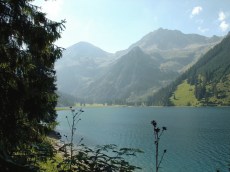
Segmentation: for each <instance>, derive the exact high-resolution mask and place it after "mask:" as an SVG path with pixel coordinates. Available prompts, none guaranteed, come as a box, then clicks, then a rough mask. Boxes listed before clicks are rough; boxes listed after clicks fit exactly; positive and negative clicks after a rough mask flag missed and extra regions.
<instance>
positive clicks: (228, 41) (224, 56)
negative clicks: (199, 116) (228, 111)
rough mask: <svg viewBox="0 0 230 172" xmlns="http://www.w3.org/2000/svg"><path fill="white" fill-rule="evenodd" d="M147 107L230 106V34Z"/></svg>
mask: <svg viewBox="0 0 230 172" xmlns="http://www.w3.org/2000/svg"><path fill="white" fill-rule="evenodd" d="M186 87H187V88H186ZM191 93H192V94H191ZM147 104H149V105H198V106H199V105H230V35H229V34H228V35H227V37H226V38H225V39H223V41H222V42H221V43H220V44H218V45H216V46H215V47H214V48H212V49H211V50H210V51H208V52H207V53H206V54H205V55H204V56H203V57H202V58H201V59H200V60H199V61H198V62H197V63H196V64H195V65H194V66H192V67H191V68H190V69H189V70H188V71H187V72H185V73H184V74H183V75H181V76H180V77H179V78H178V79H177V80H176V81H175V82H173V83H172V84H170V85H169V86H167V87H166V88H163V89H161V90H160V91H159V92H158V93H156V94H155V95H153V96H149V97H148V100H147Z"/></svg>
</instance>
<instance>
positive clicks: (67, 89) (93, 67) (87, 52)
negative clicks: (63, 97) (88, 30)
mask: <svg viewBox="0 0 230 172" xmlns="http://www.w3.org/2000/svg"><path fill="white" fill-rule="evenodd" d="M112 59H113V55H112V54H110V53H108V52H105V51H103V50H102V49H100V48H98V47H96V46H94V45H92V44H90V43H86V42H79V43H77V44H74V45H73V46H71V47H69V48H67V49H66V50H64V51H63V55H62V58H61V59H59V60H58V61H57V62H56V64H55V68H56V71H57V86H58V90H60V91H61V92H63V93H67V94H70V95H73V96H75V95H76V93H77V92H79V91H80V92H81V89H83V88H84V87H86V86H87V85H89V83H90V82H92V80H93V79H94V78H95V77H98V76H100V74H101V73H102V72H103V70H104V69H105V68H106V66H107V65H108V64H109V63H111V61H112Z"/></svg>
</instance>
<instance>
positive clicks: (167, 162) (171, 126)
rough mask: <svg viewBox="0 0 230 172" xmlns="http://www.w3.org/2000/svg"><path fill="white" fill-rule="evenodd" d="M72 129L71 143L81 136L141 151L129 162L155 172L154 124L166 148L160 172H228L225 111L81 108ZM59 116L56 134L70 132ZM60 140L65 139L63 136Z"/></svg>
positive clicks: (228, 115) (90, 142) (229, 126)
mask: <svg viewBox="0 0 230 172" xmlns="http://www.w3.org/2000/svg"><path fill="white" fill-rule="evenodd" d="M83 110H84V111H85V112H84V113H82V114H81V121H80V122H79V123H78V124H77V127H76V128H77V135H76V138H75V143H77V142H78V140H79V139H80V138H81V137H83V138H84V140H83V143H84V144H86V145H87V146H94V145H99V144H100V145H101V144H111V143H112V144H116V145H118V146H119V147H132V148H140V149H141V150H143V151H144V153H143V154H138V156H137V157H131V158H130V159H128V160H129V161H130V162H132V163H134V164H135V165H138V166H140V167H142V170H141V171H144V172H153V171H154V170H153V169H154V165H155V164H154V162H155V160H154V135H153V127H152V125H151V124H150V122H151V121H152V120H156V121H157V122H158V124H159V126H160V127H161V126H166V127H167V128H168V130H167V131H166V132H165V133H164V135H162V138H161V140H160V148H161V150H164V149H167V153H166V155H165V158H164V160H163V162H162V165H161V166H162V168H161V169H160V172H216V170H217V169H218V170H220V172H228V171H229V170H228V169H229V168H230V166H229V165H230V108H229V107H226V108H215V107H207V108H203V107H202V108H176V107H162V108H158V107H143V108H141V107H119V108H118V107H114V108H84V109H83ZM70 115H71V113H70V111H58V121H59V123H60V125H59V126H58V127H57V131H59V132H60V133H61V134H67V135H68V133H69V126H68V123H67V120H66V116H70ZM63 139H64V137H63Z"/></svg>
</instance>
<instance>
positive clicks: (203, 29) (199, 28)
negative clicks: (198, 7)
mask: <svg viewBox="0 0 230 172" xmlns="http://www.w3.org/2000/svg"><path fill="white" fill-rule="evenodd" d="M197 29H198V30H199V31H200V32H201V33H205V32H208V31H209V29H208V28H202V27H200V26H199V27H198V28H197Z"/></svg>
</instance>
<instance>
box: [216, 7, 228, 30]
mask: <svg viewBox="0 0 230 172" xmlns="http://www.w3.org/2000/svg"><path fill="white" fill-rule="evenodd" d="M226 18H227V16H226V13H224V12H223V11H220V12H219V14H218V20H219V21H220V24H219V28H220V30H221V31H222V32H225V31H227V30H228V28H229V23H227V22H226Z"/></svg>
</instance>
